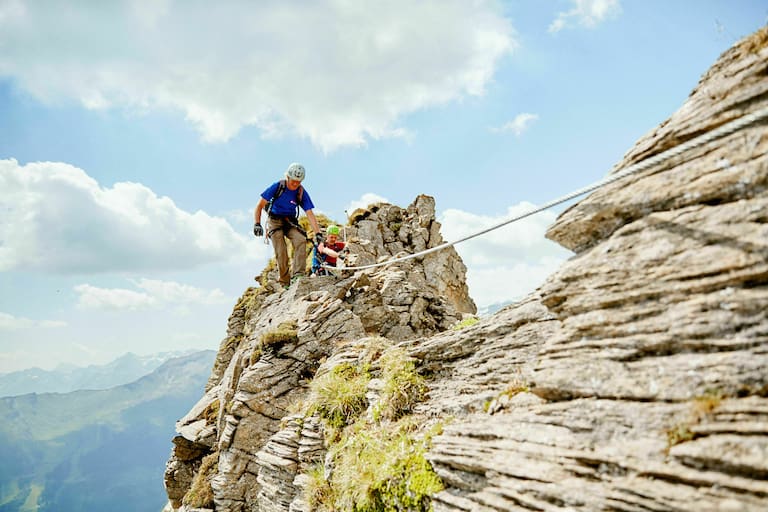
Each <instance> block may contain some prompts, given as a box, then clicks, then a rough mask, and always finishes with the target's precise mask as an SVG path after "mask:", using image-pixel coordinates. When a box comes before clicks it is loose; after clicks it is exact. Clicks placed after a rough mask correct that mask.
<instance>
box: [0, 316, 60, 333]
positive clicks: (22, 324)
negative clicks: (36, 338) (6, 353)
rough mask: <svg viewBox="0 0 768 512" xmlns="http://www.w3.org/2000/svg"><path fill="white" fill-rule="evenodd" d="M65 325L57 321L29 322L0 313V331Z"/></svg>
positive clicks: (29, 320) (27, 319)
mask: <svg viewBox="0 0 768 512" xmlns="http://www.w3.org/2000/svg"><path fill="white" fill-rule="evenodd" d="M66 325H67V323H66V322H62V321H59V320H31V319H29V318H24V317H17V316H13V315H10V314H8V313H3V312H0V330H17V329H32V328H36V327H43V328H47V329H51V328H57V327H66Z"/></svg>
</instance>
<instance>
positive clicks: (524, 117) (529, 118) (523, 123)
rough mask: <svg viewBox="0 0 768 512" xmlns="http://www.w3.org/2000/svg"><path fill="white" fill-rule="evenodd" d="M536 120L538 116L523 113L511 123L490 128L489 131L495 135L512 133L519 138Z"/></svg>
mask: <svg viewBox="0 0 768 512" xmlns="http://www.w3.org/2000/svg"><path fill="white" fill-rule="evenodd" d="M538 118H539V116H538V114H529V113H528V112H523V113H522V114H517V115H516V116H515V118H514V119H513V120H512V121H509V122H507V123H505V124H504V125H503V126H500V127H498V128H491V131H492V132H497V133H504V132H512V133H514V134H515V135H516V136H518V137H519V136H520V135H522V134H523V132H525V131H526V130H527V129H528V127H529V125H530V124H531V123H532V122H533V121H536V120H537V119H538Z"/></svg>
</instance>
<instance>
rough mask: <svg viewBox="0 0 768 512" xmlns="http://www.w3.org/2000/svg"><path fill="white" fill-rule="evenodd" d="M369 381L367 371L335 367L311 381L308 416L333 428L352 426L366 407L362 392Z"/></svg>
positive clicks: (350, 366) (348, 366) (356, 368)
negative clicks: (319, 419)
mask: <svg viewBox="0 0 768 512" xmlns="http://www.w3.org/2000/svg"><path fill="white" fill-rule="evenodd" d="M370 380H371V376H370V374H369V373H368V371H367V370H366V369H359V368H358V367H356V366H353V365H351V364H349V363H344V364H340V365H338V366H335V367H334V368H333V369H332V370H331V371H329V372H327V373H324V374H323V375H320V376H319V377H317V378H315V379H314V380H313V381H312V383H311V385H310V388H311V391H312V395H313V402H312V406H311V407H310V411H309V414H310V415H312V414H317V415H318V416H320V418H322V419H323V421H324V422H325V424H326V426H328V427H331V428H332V429H342V428H344V427H345V426H347V425H350V424H352V423H353V422H354V421H355V420H356V419H357V417H358V416H359V415H360V414H361V413H362V412H363V411H365V409H366V407H367V404H368V401H367V400H366V398H365V393H366V391H367V389H368V382H369V381H370Z"/></svg>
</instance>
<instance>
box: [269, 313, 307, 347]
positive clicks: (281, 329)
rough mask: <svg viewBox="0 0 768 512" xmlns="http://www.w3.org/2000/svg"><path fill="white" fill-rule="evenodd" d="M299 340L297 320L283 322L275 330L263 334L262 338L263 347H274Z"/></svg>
mask: <svg viewBox="0 0 768 512" xmlns="http://www.w3.org/2000/svg"><path fill="white" fill-rule="evenodd" d="M297 341H299V335H298V327H297V323H296V320H289V321H287V322H283V323H281V324H280V325H278V326H277V329H275V330H274V331H269V332H266V333H264V334H262V336H261V340H260V342H261V346H262V347H274V346H276V345H283V344H285V343H296V342H297Z"/></svg>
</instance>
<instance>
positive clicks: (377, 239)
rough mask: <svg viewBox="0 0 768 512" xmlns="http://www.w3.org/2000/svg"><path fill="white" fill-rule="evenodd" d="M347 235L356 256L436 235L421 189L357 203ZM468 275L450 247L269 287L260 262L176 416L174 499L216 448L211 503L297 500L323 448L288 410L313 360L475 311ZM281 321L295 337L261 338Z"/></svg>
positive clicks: (168, 477) (236, 506)
mask: <svg viewBox="0 0 768 512" xmlns="http://www.w3.org/2000/svg"><path fill="white" fill-rule="evenodd" d="M345 236H346V237H347V238H348V240H349V242H350V243H349V246H350V252H351V256H350V257H349V263H350V264H356V265H366V264H370V263H373V262H376V261H381V260H383V259H391V258H394V257H397V256H399V255H404V254H412V253H414V252H417V251H420V250H423V249H426V248H431V247H434V246H437V245H440V244H442V243H443V239H442V238H441V236H440V232H439V223H437V222H436V221H435V210H434V199H432V198H431V197H428V196H419V197H418V198H416V200H415V201H414V202H413V204H412V205H410V206H409V207H408V208H406V209H403V208H399V207H397V206H393V205H389V204H376V205H371V206H370V207H369V208H367V209H365V210H360V211H357V212H355V214H354V218H353V221H352V224H351V225H350V226H347V227H345ZM465 272H466V268H465V267H464V265H463V263H462V262H461V259H460V258H459V257H458V255H457V254H456V252H455V251H454V250H453V249H450V250H447V251H439V252H437V253H433V254H431V255H427V256H425V257H423V258H414V259H410V260H407V261H404V262H401V263H396V264H393V265H390V266H386V267H379V268H375V269H371V270H370V271H364V272H358V273H354V274H352V272H349V271H346V272H337V273H336V274H337V275H335V276H326V277H306V278H303V279H301V280H299V281H298V283H296V284H295V285H294V286H292V287H291V288H290V289H288V290H282V289H281V288H278V287H274V288H273V286H272V283H274V282H275V281H276V276H275V275H274V270H271V271H270V270H268V271H266V272H265V273H264V275H263V276H261V277H262V278H264V281H265V283H264V284H265V285H266V286H264V287H261V288H252V289H249V290H248V291H247V292H246V293H245V294H244V295H243V297H242V298H241V300H240V301H239V303H238V304H237V306H236V307H235V309H234V311H233V313H232V315H231V316H230V318H229V322H228V330H227V336H226V337H225V338H224V340H223V341H222V343H221V347H220V350H219V354H218V356H217V360H216V363H215V365H214V368H213V371H212V374H211V378H210V380H209V382H208V386H207V389H206V394H205V396H203V398H202V399H201V400H200V401H199V402H198V403H197V404H196V405H195V407H193V408H192V410H191V411H190V412H189V413H188V414H187V415H186V416H185V417H184V418H182V419H181V420H180V421H179V422H178V424H177V431H178V432H179V436H178V437H177V438H176V439H175V440H174V445H175V448H174V451H173V454H172V456H171V459H170V460H169V461H168V464H167V468H166V474H165V485H166V489H167V490H168V495H169V498H170V502H171V505H172V507H173V508H180V507H181V506H182V505H183V504H184V497H185V496H186V495H188V493H189V491H190V489H191V488H192V485H193V478H194V475H195V474H196V473H197V471H198V469H199V467H200V464H201V460H202V458H203V457H205V456H206V455H208V454H211V453H218V469H217V472H216V474H215V475H212V476H211V478H210V484H211V487H212V489H213V494H214V503H215V508H216V510H226V511H239V510H288V507H289V506H290V503H291V502H292V501H294V500H296V501H297V504H296V505H295V507H300V506H301V503H300V502H301V492H300V490H301V486H300V484H301V478H299V481H298V483H297V484H296V485H294V483H293V481H294V479H295V478H296V477H297V476H300V475H301V473H302V472H303V471H305V470H306V469H307V468H308V467H309V465H310V464H311V463H315V462H317V460H318V458H319V457H320V458H321V457H322V452H323V447H322V435H321V433H320V431H319V430H318V429H319V427H318V426H317V424H316V423H315V424H313V423H312V421H314V420H311V419H310V420H308V421H304V420H303V419H302V420H301V421H300V419H299V417H298V416H294V417H292V416H291V412H290V411H291V407H293V406H296V404H300V403H301V401H302V400H303V399H304V398H306V394H307V389H308V383H309V381H310V380H311V379H312V377H313V376H314V375H315V373H316V372H317V371H318V368H319V367H320V365H321V363H322V362H323V361H325V360H326V359H327V358H328V357H329V356H331V355H333V354H336V358H335V359H333V360H334V361H335V360H338V357H339V355H340V354H341V355H343V354H344V352H343V351H342V352H340V353H339V350H341V349H343V348H344V347H346V346H347V345H349V344H350V343H352V342H355V341H357V340H360V339H365V338H366V337H367V336H377V337H378V336H380V337H386V338H387V339H389V340H392V341H401V340H405V339H413V338H418V337H422V336H429V335H432V334H434V333H437V332H441V331H444V330H446V329H448V328H449V327H450V326H452V325H454V324H456V322H458V321H459V320H461V319H462V318H463V316H464V315H465V314H471V313H475V312H476V308H475V305H474V302H472V299H471V298H470V297H469V295H468V292H467V286H466V283H465ZM278 290H279V291H278ZM281 325H282V326H285V325H290V326H291V327H292V328H293V329H294V331H295V336H293V337H290V338H289V339H286V340H281V341H279V342H273V343H265V341H264V339H265V335H267V334H269V333H271V332H273V331H276V330H279V328H280V326H281ZM349 357H350V358H351V359H354V358H355V357H356V353H353V354H352V355H350V356H349ZM291 418H293V419H291ZM259 507H261V508H259ZM184 508H185V509H186V510H190V509H191V507H190V506H185V507H184Z"/></svg>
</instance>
